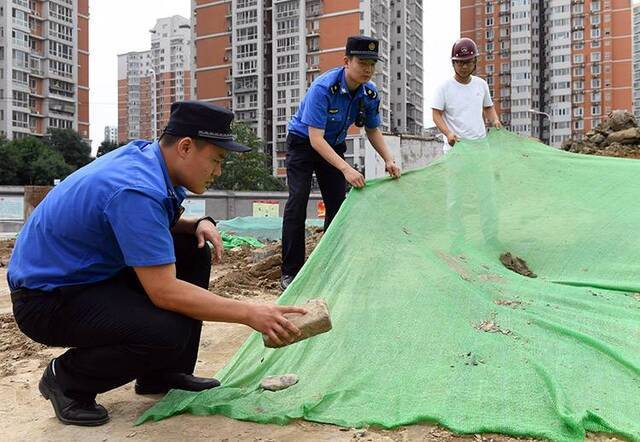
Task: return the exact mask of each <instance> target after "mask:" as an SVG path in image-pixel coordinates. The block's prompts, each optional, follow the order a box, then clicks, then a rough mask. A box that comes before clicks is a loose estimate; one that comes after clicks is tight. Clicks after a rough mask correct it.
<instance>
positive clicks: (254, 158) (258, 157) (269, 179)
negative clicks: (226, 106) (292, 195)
mask: <svg viewBox="0 0 640 442" xmlns="http://www.w3.org/2000/svg"><path fill="white" fill-rule="evenodd" d="M231 130H232V131H233V134H234V136H235V138H236V141H237V142H238V143H241V144H244V145H246V146H249V147H251V149H252V150H251V152H247V153H240V154H235V153H232V154H230V155H227V158H226V160H225V161H224V164H223V165H222V175H221V176H219V177H218V178H216V180H215V181H214V183H213V186H212V188H213V189H219V190H263V191H264V190H284V189H285V185H284V183H283V182H282V181H281V180H280V179H279V178H277V177H274V176H273V175H272V167H271V158H270V157H269V156H268V155H266V154H265V153H264V152H263V147H262V140H260V138H258V137H257V136H256V135H255V134H254V133H253V130H252V129H251V128H250V127H249V126H248V125H246V124H244V123H234V125H233V126H232V128H231Z"/></svg>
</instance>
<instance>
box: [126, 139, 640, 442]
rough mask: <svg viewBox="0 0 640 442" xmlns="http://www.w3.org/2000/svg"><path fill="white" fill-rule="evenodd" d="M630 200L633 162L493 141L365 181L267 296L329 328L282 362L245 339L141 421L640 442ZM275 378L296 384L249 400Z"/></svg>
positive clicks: (638, 196) (635, 185)
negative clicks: (323, 307)
mask: <svg viewBox="0 0 640 442" xmlns="http://www.w3.org/2000/svg"><path fill="white" fill-rule="evenodd" d="M639 200H640V161H637V160H628V159H618V158H603V157H592V156H583V155H577V154H570V153H566V152H562V151H558V150H556V149H553V148H549V147H547V146H545V145H542V144H540V143H537V142H534V141H531V140H527V139H524V138H521V137H518V136H515V135H513V134H510V133H508V132H506V131H497V132H495V131H492V132H491V133H490V135H489V137H488V139H487V140H485V141H478V142H462V143H460V144H459V145H456V148H455V149H453V150H452V151H451V152H450V153H449V154H448V155H446V156H445V157H444V158H442V159H440V160H438V161H436V162H434V163H433V164H432V165H430V166H429V167H427V168H424V169H421V170H418V171H414V172H409V173H406V174H405V175H404V176H403V177H402V178H401V179H400V180H389V179H382V180H376V181H373V182H369V183H367V186H366V188H365V189H364V191H352V192H351V193H350V194H349V197H348V199H347V201H346V202H345V204H344V205H343V207H342V208H341V210H340V213H339V214H338V216H337V218H336V219H335V221H334V222H333V224H332V226H331V228H330V229H329V231H328V232H327V233H326V235H325V236H324V238H323V239H322V241H321V243H320V245H319V246H318V247H317V248H316V250H315V251H314V253H313V254H312V256H311V257H310V259H309V260H308V262H307V263H306V265H305V267H304V269H303V271H302V272H301V273H300V274H299V275H298V277H297V278H296V280H295V281H294V282H293V284H292V285H291V286H290V287H289V289H288V290H287V291H286V292H285V293H284V294H283V296H282V297H281V298H280V303H282V304H301V303H303V302H304V301H306V300H307V299H309V298H317V297H321V298H324V299H326V300H327V303H328V304H329V307H330V310H331V313H332V320H333V326H334V328H333V330H332V331H331V332H329V333H326V334H323V335H320V336H317V337H315V338H311V339H309V340H306V341H302V342H300V343H297V344H294V345H292V346H290V347H287V348H284V349H267V348H265V347H264V346H263V344H262V340H261V337H260V336H259V335H258V334H257V333H254V334H253V335H252V336H251V337H250V338H249V339H248V340H247V342H245V344H244V345H243V346H242V347H241V349H240V350H239V351H238V353H237V354H236V355H235V356H234V357H233V359H232V360H231V361H230V362H229V363H228V364H227V365H226V367H225V368H224V369H222V371H221V372H220V373H218V375H217V376H218V377H219V378H220V379H221V380H222V383H223V385H224V386H223V387H220V388H216V389H213V390H210V391H206V392H202V393H199V394H196V393H188V392H184V391H175V390H174V391H172V392H170V393H169V394H168V395H167V396H166V397H165V398H164V399H163V400H162V401H160V402H159V403H158V404H156V405H155V406H154V407H153V408H151V409H150V410H148V411H147V412H146V413H145V414H144V415H143V416H142V417H141V418H140V419H139V421H138V423H141V422H144V421H147V420H158V419H162V418H166V417H168V416H171V415H174V414H177V413H184V412H190V413H194V414H199V415H204V414H223V415H226V416H230V417H233V418H236V419H242V420H250V421H255V422H271V423H279V424H286V423H287V422H288V421H289V420H290V419H297V418H302V419H307V420H310V421H317V422H327V423H333V424H337V425H341V426H347V427H361V426H365V425H379V426H382V427H387V428H392V427H397V426H400V425H407V424H412V423H418V422H429V423H438V424H440V425H442V426H444V427H446V428H449V429H451V430H453V431H455V432H458V433H482V432H497V433H504V434H509V435H514V436H532V437H540V438H549V439H555V440H580V439H582V438H583V437H584V435H585V432H586V431H594V432H595V431H603V432H612V433H617V434H619V435H622V436H624V437H626V438H629V439H632V440H640V295H638V294H636V292H638V291H640V262H639V251H640V235H638V229H639V226H640V205H639V203H638V201H639ZM503 252H511V253H512V254H513V255H514V256H519V257H521V258H523V259H525V260H526V261H527V262H528V264H529V267H530V268H531V270H533V271H534V272H535V273H537V275H538V277H537V278H535V279H534V278H527V277H524V276H521V275H519V274H517V273H514V272H512V271H510V270H507V269H506V268H505V267H504V266H503V265H502V264H501V262H500V259H499V257H500V255H501V254H502V253H503ZM284 373H296V374H297V375H298V376H299V377H300V382H299V383H298V384H297V385H295V386H293V387H291V388H289V389H287V390H283V391H280V392H269V391H262V390H261V389H260V388H259V383H260V380H261V379H262V378H263V377H265V376H267V375H276V374H284Z"/></svg>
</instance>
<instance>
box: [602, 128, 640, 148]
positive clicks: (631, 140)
mask: <svg viewBox="0 0 640 442" xmlns="http://www.w3.org/2000/svg"><path fill="white" fill-rule="evenodd" d="M639 142H640V128H638V127H631V128H629V129H624V130H619V131H617V132H613V133H612V134H609V136H608V137H607V140H606V141H605V143H606V145H609V144H613V143H620V144H638V143H639Z"/></svg>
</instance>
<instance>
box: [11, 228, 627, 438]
mask: <svg viewBox="0 0 640 442" xmlns="http://www.w3.org/2000/svg"><path fill="white" fill-rule="evenodd" d="M320 237H321V233H320V232H319V231H316V232H312V233H311V235H310V236H309V238H308V240H307V245H308V247H307V249H308V251H310V250H311V249H312V248H313V247H314V246H315V244H316V243H317V241H318V240H319V239H320ZM12 247H13V241H12V240H5V241H0V329H1V330H0V336H1V340H0V422H2V429H1V430H0V434H3V436H2V440H12V441H13V440H16V441H26V440H29V441H37V440H65V441H75V440H82V441H107V440H136V439H137V440H163V441H165V440H205V439H207V440H215V441H237V440H242V441H245V440H248V441H347V440H362V441H430V440H449V441H453V440H461V441H462V440H468V441H477V442H480V441H483V440H484V441H490V440H493V441H511V440H522V439H516V438H510V437H505V436H501V435H495V434H483V435H466V436H456V435H453V434H451V433H450V432H448V431H446V430H444V429H442V428H440V427H438V426H435V425H427V424H424V425H411V426H406V427H400V428H397V429H393V430H384V429H376V428H365V429H355V428H340V427H337V426H334V425H325V424H319V423H314V422H307V421H295V422H293V423H291V424H289V425H286V426H278V425H265V424H256V423H252V422H241V421H237V420H234V419H229V418H227V417H224V416H193V415H180V416H176V417H173V418H170V419H166V420H163V421H161V422H157V423H149V424H144V425H141V426H138V427H134V426H133V422H134V421H135V419H136V418H137V417H138V416H139V415H140V414H141V413H142V412H143V411H144V410H146V409H147V408H148V407H150V406H151V405H153V404H154V402H155V401H157V400H159V399H160V398H161V396H159V395H157V396H139V395H136V394H135V393H134V391H133V383H130V384H127V385H125V386H123V387H121V388H118V389H115V390H113V391H110V392H108V393H106V394H102V395H100V396H99V397H98V401H99V403H101V404H103V405H104V406H105V407H106V408H107V409H108V410H109V412H110V414H111V421H110V422H109V423H107V424H106V425H103V426H101V427H93V428H86V427H76V426H67V425H63V424H61V423H59V422H58V420H57V419H56V418H55V416H54V414H53V410H52V408H51V405H50V404H49V402H47V401H45V400H44V399H43V398H42V397H41V396H40V393H39V392H38V381H39V380H40V376H41V375H42V371H43V369H44V367H45V366H46V364H47V362H48V361H49V360H50V359H51V358H52V357H55V356H56V355H59V354H61V353H62V352H64V349H62V348H49V347H45V346H44V345H40V344H37V343H35V342H33V341H31V340H30V339H29V338H27V337H26V336H24V335H23V334H22V333H21V332H20V330H19V329H18V328H17V326H16V324H15V322H14V321H13V315H12V313H11V311H12V310H11V300H10V297H9V290H8V287H7V283H6V265H7V262H8V259H9V255H10V253H11V249H12ZM279 248H280V245H279V243H273V244H270V245H268V246H267V247H266V248H264V249H256V250H252V249H249V248H241V249H235V250H231V251H227V252H225V255H224V262H223V263H222V264H220V265H214V266H213V269H212V277H211V284H210V290H211V291H212V292H214V293H217V294H221V295H223V296H228V297H233V298H235V299H242V300H245V301H249V302H274V301H276V300H277V297H278V295H279V294H280V290H279V288H278V281H279V276H280V272H279V270H280V253H279ZM250 333H251V330H250V329H249V328H248V327H246V326H243V325H239V324H224V323H215V322H208V323H205V324H204V327H203V333H202V340H201V344H200V353H199V356H198V364H197V366H196V374H199V375H201V376H212V375H213V374H214V373H216V372H217V371H218V370H219V369H220V368H222V367H223V366H224V365H225V363H226V362H227V361H228V360H229V359H230V358H231V356H232V355H233V354H234V353H235V352H236V350H237V349H238V348H239V347H240V345H241V344H242V343H243V342H244V340H245V339H246V338H247V337H248V335H249V334H250ZM589 439H590V440H598V441H607V440H615V439H612V438H610V437H608V436H604V435H602V436H601V435H589Z"/></svg>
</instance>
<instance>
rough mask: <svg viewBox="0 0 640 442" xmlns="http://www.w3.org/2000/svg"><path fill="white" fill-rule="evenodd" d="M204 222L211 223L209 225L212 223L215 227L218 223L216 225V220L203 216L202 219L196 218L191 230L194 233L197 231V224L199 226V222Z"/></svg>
mask: <svg viewBox="0 0 640 442" xmlns="http://www.w3.org/2000/svg"><path fill="white" fill-rule="evenodd" d="M204 220H207V221H211V223H212V224H213V225H214V226H217V225H218V223H216V220H215V219H213V218H211V217H210V216H203V217H202V218H198V219H197V220H196V223H195V225H194V226H193V230H194V231H195V230H197V229H198V224H200V222H202V221H204Z"/></svg>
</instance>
